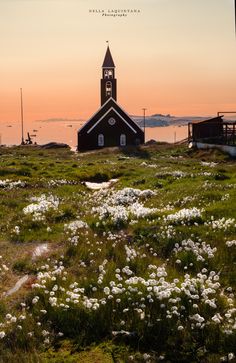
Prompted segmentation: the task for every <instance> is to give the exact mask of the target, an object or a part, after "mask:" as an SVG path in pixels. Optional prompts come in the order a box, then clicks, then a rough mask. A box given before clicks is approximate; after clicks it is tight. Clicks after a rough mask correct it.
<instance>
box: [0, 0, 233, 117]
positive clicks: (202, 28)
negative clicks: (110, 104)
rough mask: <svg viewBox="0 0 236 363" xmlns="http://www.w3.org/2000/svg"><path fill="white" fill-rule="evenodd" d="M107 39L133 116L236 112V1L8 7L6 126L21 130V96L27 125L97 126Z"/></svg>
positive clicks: (10, 1)
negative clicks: (56, 121)
mask: <svg viewBox="0 0 236 363" xmlns="http://www.w3.org/2000/svg"><path fill="white" fill-rule="evenodd" d="M90 9H94V10H96V9H98V10H99V9H139V10H140V13H137V14H128V15H127V17H104V16H102V15H101V14H99V13H91V12H89V10H90ZM107 39H109V41H110V48H111V51H112V56H113V59H114V62H115V65H116V78H117V88H118V102H119V103H120V104H121V105H122V106H123V107H124V108H125V109H126V110H127V111H128V112H129V113H130V114H131V115H138V114H141V112H142V111H141V110H142V107H146V108H147V109H148V111H147V113H148V114H149V115H151V114H154V113H164V114H167V113H170V114H173V115H199V116H204V115H206V116H207V115H215V114H216V113H217V111H219V110H222V109H223V110H235V109H236V66H235V64H236V41H235V33H234V1H233V0H224V1H222V0H178V1H176V0H136V1H134V0H128V1H123V0H119V1H118V2H117V1H108V0H99V1H98V0H93V1H90V0H89V1H84V0H1V2H0V44H1V52H2V55H1V66H0V78H1V84H0V99H1V101H0V105H1V107H0V110H1V112H0V121H11V122H12V121H16V120H19V118H20V93H19V89H20V87H22V88H23V93H24V110H25V118H26V119H27V120H28V121H34V120H42V119H48V118H68V119H69V118H72V119H75V118H76V119H87V118H88V117H89V116H91V114H93V113H94V112H95V111H96V110H97V108H98V107H99V105H100V77H101V65H102V61H103V58H104V54H105V51H106V40H107Z"/></svg>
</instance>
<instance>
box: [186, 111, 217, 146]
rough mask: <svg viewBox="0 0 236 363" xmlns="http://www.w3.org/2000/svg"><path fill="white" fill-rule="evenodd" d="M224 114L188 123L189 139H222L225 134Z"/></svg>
mask: <svg viewBox="0 0 236 363" xmlns="http://www.w3.org/2000/svg"><path fill="white" fill-rule="evenodd" d="M222 117H223V116H217V117H214V118H211V119H207V120H204V121H199V122H191V123H189V124H188V138H189V141H193V142H195V141H201V142H204V141H211V142H212V141H218V142H219V141H220V140H221V138H222V136H223V120H222Z"/></svg>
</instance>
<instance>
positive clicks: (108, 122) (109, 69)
mask: <svg viewBox="0 0 236 363" xmlns="http://www.w3.org/2000/svg"><path fill="white" fill-rule="evenodd" d="M100 92H101V107H100V108H99V110H98V111H97V112H96V113H95V114H94V115H93V116H92V117H91V118H90V119H89V120H88V121H87V122H86V123H85V124H84V125H83V126H82V127H81V128H80V130H79V131H78V146H77V150H78V151H86V150H93V149H100V148H103V147H112V146H118V147H124V146H126V145H140V144H143V143H144V132H143V130H142V129H141V128H140V127H139V126H138V125H137V124H136V122H135V121H134V120H132V119H131V117H130V116H129V115H128V114H127V112H126V111H124V110H123V109H122V108H121V106H120V105H119V104H118V103H117V80H116V78H115V64H114V61H113V59H112V55H111V52H110V49H109V46H108V47H107V51H106V55H105V58H104V62H103V65H102V79H101V90H100Z"/></svg>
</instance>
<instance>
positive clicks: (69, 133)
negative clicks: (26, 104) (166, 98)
mask: <svg viewBox="0 0 236 363" xmlns="http://www.w3.org/2000/svg"><path fill="white" fill-rule="evenodd" d="M83 124H84V121H33V122H27V121H25V122H24V129H23V134H24V139H26V138H27V137H28V136H27V134H28V133H29V135H30V137H31V139H32V141H33V143H34V142H36V143H37V144H40V145H42V144H46V143H48V142H52V141H53V142H60V143H66V144H68V145H69V146H70V147H71V148H72V149H76V145H77V131H78V130H79V129H80V128H81V127H82V125H83ZM21 135H22V129H21V123H20V122H19V121H18V122H16V121H15V122H5V121H2V122H0V145H7V146H12V145H19V144H20V143H21ZM187 136H188V128H187V126H186V125H183V126H176V125H173V126H162V127H146V129H145V141H149V140H155V141H166V142H169V143H174V142H178V141H180V140H183V139H185V138H186V137H187Z"/></svg>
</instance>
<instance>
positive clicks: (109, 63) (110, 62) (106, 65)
mask: <svg viewBox="0 0 236 363" xmlns="http://www.w3.org/2000/svg"><path fill="white" fill-rule="evenodd" d="M102 68H115V64H114V62H113V59H112V55H111V51H110V48H109V46H108V47H107V51H106V55H105V58H104V61H103V65H102Z"/></svg>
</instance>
